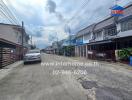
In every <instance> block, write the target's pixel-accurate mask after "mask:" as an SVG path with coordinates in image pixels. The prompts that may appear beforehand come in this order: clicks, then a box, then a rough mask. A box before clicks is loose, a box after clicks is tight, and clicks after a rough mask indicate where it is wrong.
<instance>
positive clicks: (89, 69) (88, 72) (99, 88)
mask: <svg viewBox="0 0 132 100" xmlns="http://www.w3.org/2000/svg"><path fill="white" fill-rule="evenodd" d="M0 100H132V70H129V69H126V68H123V67H122V66H119V65H112V64H107V63H106V64H102V63H99V62H92V61H88V60H79V59H74V58H68V57H62V56H56V55H48V54H42V63H41V64H40V63H35V62H34V63H30V64H26V65H24V66H23V67H17V68H14V70H13V71H12V72H11V74H9V75H7V76H6V77H5V78H4V79H2V80H0Z"/></svg>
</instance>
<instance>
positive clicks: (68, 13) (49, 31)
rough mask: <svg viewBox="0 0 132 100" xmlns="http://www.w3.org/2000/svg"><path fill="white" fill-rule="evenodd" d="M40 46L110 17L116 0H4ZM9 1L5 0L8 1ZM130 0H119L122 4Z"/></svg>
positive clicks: (42, 46)
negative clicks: (111, 8) (69, 31)
mask: <svg viewBox="0 0 132 100" xmlns="http://www.w3.org/2000/svg"><path fill="white" fill-rule="evenodd" d="M4 1H5V3H6V4H7V5H8V7H9V8H10V9H11V10H12V12H13V13H14V14H15V15H16V17H17V18H18V19H19V21H24V24H25V28H26V30H27V33H28V34H30V35H32V36H33V42H34V43H35V44H36V45H37V47H39V48H44V47H46V46H48V45H50V44H51V43H52V42H53V41H56V40H61V39H64V38H66V37H67V36H68V30H69V29H71V34H75V33H76V32H77V31H79V30H80V29H82V28H84V27H86V26H87V25H90V24H92V23H96V22H98V21H100V20H102V19H104V18H107V17H108V16H110V9H109V8H110V7H111V6H113V5H114V1H115V0H4ZM7 1H8V2H7ZM130 2H132V0H118V4H120V5H121V6H124V5H126V4H128V3H130Z"/></svg>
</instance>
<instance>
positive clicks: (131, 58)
mask: <svg viewBox="0 0 132 100" xmlns="http://www.w3.org/2000/svg"><path fill="white" fill-rule="evenodd" d="M130 65H131V66H132V56H130Z"/></svg>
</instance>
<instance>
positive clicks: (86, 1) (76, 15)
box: [65, 0, 89, 30]
mask: <svg viewBox="0 0 132 100" xmlns="http://www.w3.org/2000/svg"><path fill="white" fill-rule="evenodd" d="M88 2H89V0H84V1H83V3H82V5H81V7H80V9H78V10H77V11H76V12H75V14H74V15H73V16H72V17H71V18H70V19H69V20H68V21H66V22H65V28H67V27H68V30H70V27H69V25H68V24H69V23H71V22H72V21H73V20H75V19H76V18H78V17H79V15H80V14H81V13H82V11H84V10H82V9H84V8H85V7H87V4H88Z"/></svg>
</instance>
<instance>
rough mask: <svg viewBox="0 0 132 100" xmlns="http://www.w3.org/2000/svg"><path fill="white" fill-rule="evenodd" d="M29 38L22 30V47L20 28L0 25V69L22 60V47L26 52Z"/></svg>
mask: <svg viewBox="0 0 132 100" xmlns="http://www.w3.org/2000/svg"><path fill="white" fill-rule="evenodd" d="M28 40H29V36H28V35H27V34H26V32H25V30H24V34H23V44H24V46H22V27H21V26H18V25H12V24H4V23H0V68H2V67H4V66H6V65H9V64H11V63H13V62H15V61H17V60H21V59H22V55H23V51H22V50H23V49H22V48H23V47H24V51H25V52H26V50H27V48H28V47H29V45H28Z"/></svg>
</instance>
